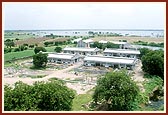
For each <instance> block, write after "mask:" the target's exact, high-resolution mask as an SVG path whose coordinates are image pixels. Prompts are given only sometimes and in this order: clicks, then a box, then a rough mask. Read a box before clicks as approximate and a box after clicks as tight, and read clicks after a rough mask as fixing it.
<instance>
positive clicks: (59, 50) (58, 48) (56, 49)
mask: <svg viewBox="0 0 168 115" xmlns="http://www.w3.org/2000/svg"><path fill="white" fill-rule="evenodd" d="M54 51H55V52H58V53H60V52H61V51H62V48H61V47H56V48H55V49H54Z"/></svg>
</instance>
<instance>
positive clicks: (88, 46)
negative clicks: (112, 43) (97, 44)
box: [77, 39, 93, 48]
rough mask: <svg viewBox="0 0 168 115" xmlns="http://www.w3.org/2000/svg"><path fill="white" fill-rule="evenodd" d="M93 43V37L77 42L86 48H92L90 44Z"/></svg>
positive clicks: (78, 45) (79, 45)
mask: <svg viewBox="0 0 168 115" xmlns="http://www.w3.org/2000/svg"><path fill="white" fill-rule="evenodd" d="M92 43H93V40H92V39H86V40H79V41H78V42H77V47H85V48H90V44H92Z"/></svg>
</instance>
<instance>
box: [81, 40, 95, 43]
mask: <svg viewBox="0 0 168 115" xmlns="http://www.w3.org/2000/svg"><path fill="white" fill-rule="evenodd" d="M83 42H85V43H90V42H93V40H92V39H86V40H83Z"/></svg>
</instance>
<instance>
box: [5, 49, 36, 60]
mask: <svg viewBox="0 0 168 115" xmlns="http://www.w3.org/2000/svg"><path fill="white" fill-rule="evenodd" d="M33 55H34V51H33V50H24V51H20V52H10V53H7V54H4V61H10V60H12V59H18V58H23V57H28V56H33Z"/></svg>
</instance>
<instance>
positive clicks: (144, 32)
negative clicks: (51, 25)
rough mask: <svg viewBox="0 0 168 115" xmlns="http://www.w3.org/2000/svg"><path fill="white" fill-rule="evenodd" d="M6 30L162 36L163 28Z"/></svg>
mask: <svg viewBox="0 0 168 115" xmlns="http://www.w3.org/2000/svg"><path fill="white" fill-rule="evenodd" d="M7 31H18V32H26V33H27V32H28V33H30V32H31V33H33V34H36V35H39V36H45V35H50V34H53V35H61V36H88V35H89V34H88V33H89V31H92V32H94V33H98V34H102V35H103V34H114V33H117V34H120V35H123V36H143V37H145V36H146V37H164V30H135V29H132V30H121V29H92V30H91V29H88V30H86V29H72V30H6V31H5V32H7Z"/></svg>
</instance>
